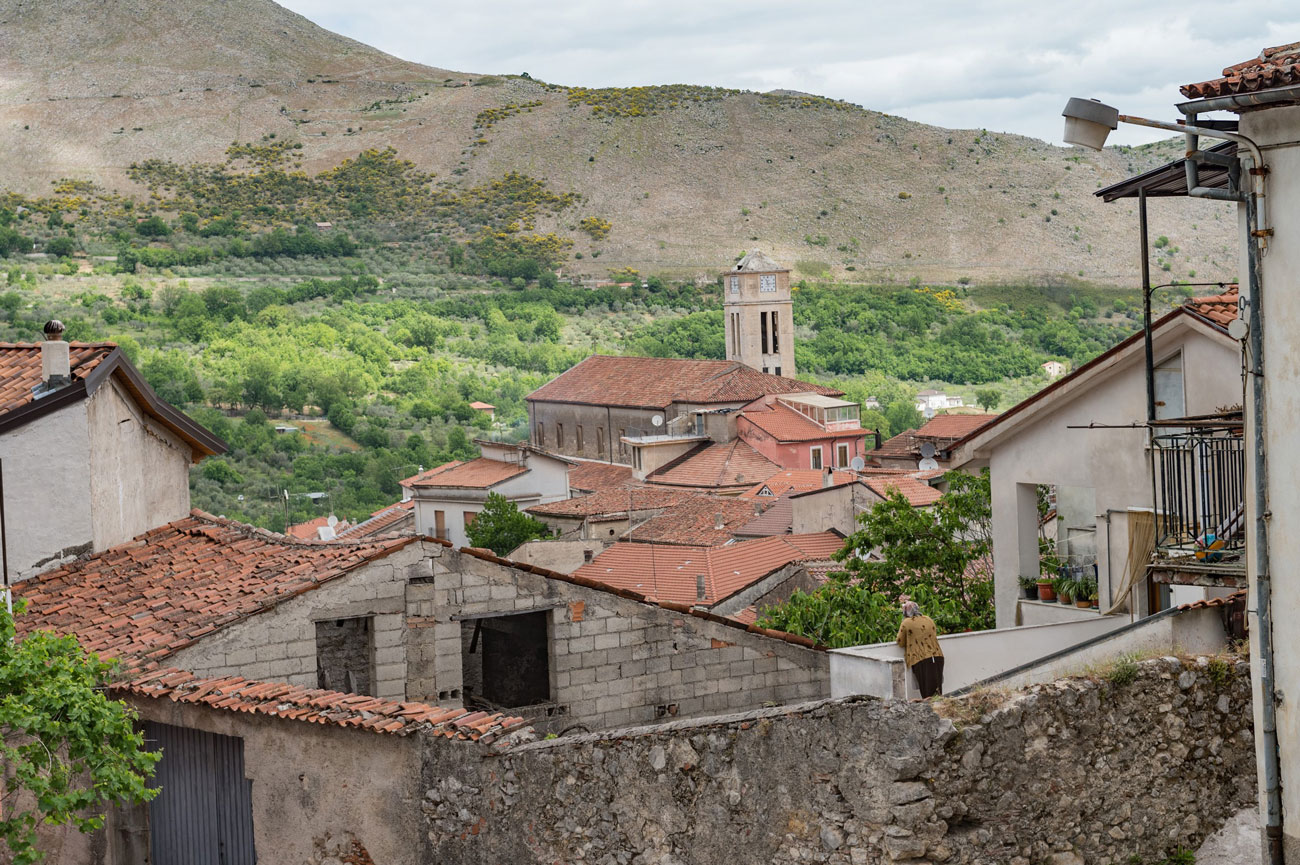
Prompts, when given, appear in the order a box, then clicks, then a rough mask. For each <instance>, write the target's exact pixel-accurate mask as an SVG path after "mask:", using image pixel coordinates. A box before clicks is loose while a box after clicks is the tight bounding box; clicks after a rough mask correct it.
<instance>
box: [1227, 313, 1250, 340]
mask: <svg viewBox="0 0 1300 865" xmlns="http://www.w3.org/2000/svg"><path fill="white" fill-rule="evenodd" d="M1249 335H1250V325H1249V324H1247V323H1246V322H1245V321H1243V320H1242V319H1240V318H1234V319H1233V320H1232V321H1230V322H1228V336H1230V337H1232V338H1233V339H1236V340H1242V339H1245V338H1246V337H1247V336H1249Z"/></svg>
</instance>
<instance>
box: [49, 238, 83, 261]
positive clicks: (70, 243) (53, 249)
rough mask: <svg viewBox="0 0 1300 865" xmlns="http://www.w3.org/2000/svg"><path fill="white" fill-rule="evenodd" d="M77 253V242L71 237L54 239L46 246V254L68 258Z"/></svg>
mask: <svg viewBox="0 0 1300 865" xmlns="http://www.w3.org/2000/svg"><path fill="white" fill-rule="evenodd" d="M76 251H77V242H76V241H75V240H73V239H72V238H71V237H53V238H50V240H48V241H47V242H46V244H45V254H46V255H52V256H54V257H55V258H66V257H68V256H69V255H72V253H74V252H76Z"/></svg>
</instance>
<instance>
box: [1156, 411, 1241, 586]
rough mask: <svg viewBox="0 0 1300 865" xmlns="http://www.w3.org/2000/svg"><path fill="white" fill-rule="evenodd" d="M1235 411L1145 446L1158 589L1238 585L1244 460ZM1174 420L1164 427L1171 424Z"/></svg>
mask: <svg viewBox="0 0 1300 865" xmlns="http://www.w3.org/2000/svg"><path fill="white" fill-rule="evenodd" d="M1240 417H1241V415H1240V412H1237V413H1236V415H1235V417H1234V416H1231V415H1226V416H1221V417H1219V418H1216V419H1213V420H1210V419H1192V418H1185V419H1181V420H1180V421H1176V422H1177V423H1186V424H1188V426H1184V427H1173V428H1171V427H1170V426H1168V425H1162V426H1161V427H1157V431H1159V430H1160V429H1164V430H1167V431H1166V432H1164V433H1161V434H1159V435H1155V436H1153V437H1152V439H1151V445H1152V448H1151V456H1152V461H1153V463H1154V466H1153V469H1154V472H1153V476H1154V479H1155V504H1156V513H1155V550H1156V562H1155V565H1154V566H1153V576H1154V577H1155V579H1156V581H1157V582H1173V583H1182V584H1187V585H1214V586H1235V585H1238V584H1239V583H1241V584H1244V574H1245V561H1244V557H1245V551H1246V454H1245V447H1244V442H1243V440H1242V427H1241V422H1240ZM1172 423H1175V421H1166V422H1165V424H1172Z"/></svg>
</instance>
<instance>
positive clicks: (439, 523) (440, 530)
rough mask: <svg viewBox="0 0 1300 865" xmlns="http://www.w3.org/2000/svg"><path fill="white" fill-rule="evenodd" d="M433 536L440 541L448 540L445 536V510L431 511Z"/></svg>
mask: <svg viewBox="0 0 1300 865" xmlns="http://www.w3.org/2000/svg"><path fill="white" fill-rule="evenodd" d="M433 536H434V537H435V538H437V539H438V540H440V541H446V540H449V538H448V537H447V512H446V511H434V512H433Z"/></svg>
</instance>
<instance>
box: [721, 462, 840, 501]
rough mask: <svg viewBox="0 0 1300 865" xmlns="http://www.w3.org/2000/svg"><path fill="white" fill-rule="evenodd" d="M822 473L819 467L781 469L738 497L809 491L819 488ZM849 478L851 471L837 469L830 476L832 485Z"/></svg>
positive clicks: (746, 497) (764, 496)
mask: <svg viewBox="0 0 1300 865" xmlns="http://www.w3.org/2000/svg"><path fill="white" fill-rule="evenodd" d="M823 475H824V472H823V471H822V470H821V469H782V470H781V471H779V472H777V473H776V474H774V475H772V476H771V477H770V478H767V479H766V480H763V481H761V482H759V483H756V484H754V485H753V486H752V487H750V488H749V489H747V490H745V491H744V492H743V493H741V494H740V498H742V499H750V498H754V497H755V496H761V497H763V498H767V497H768V496H769V495H771V496H773V497H776V496H780V495H783V494H785V493H787V492H790V491H794V492H796V493H806V492H811V491H812V490H816V489H821V486H822V476H823ZM851 480H853V474H852V473H851V472H844V471H837V472H835V473H834V474H833V475H832V476H831V484H832V485H833V486H839V485H840V484H847V483H848V482H849V481H851ZM764 490H766V492H764Z"/></svg>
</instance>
